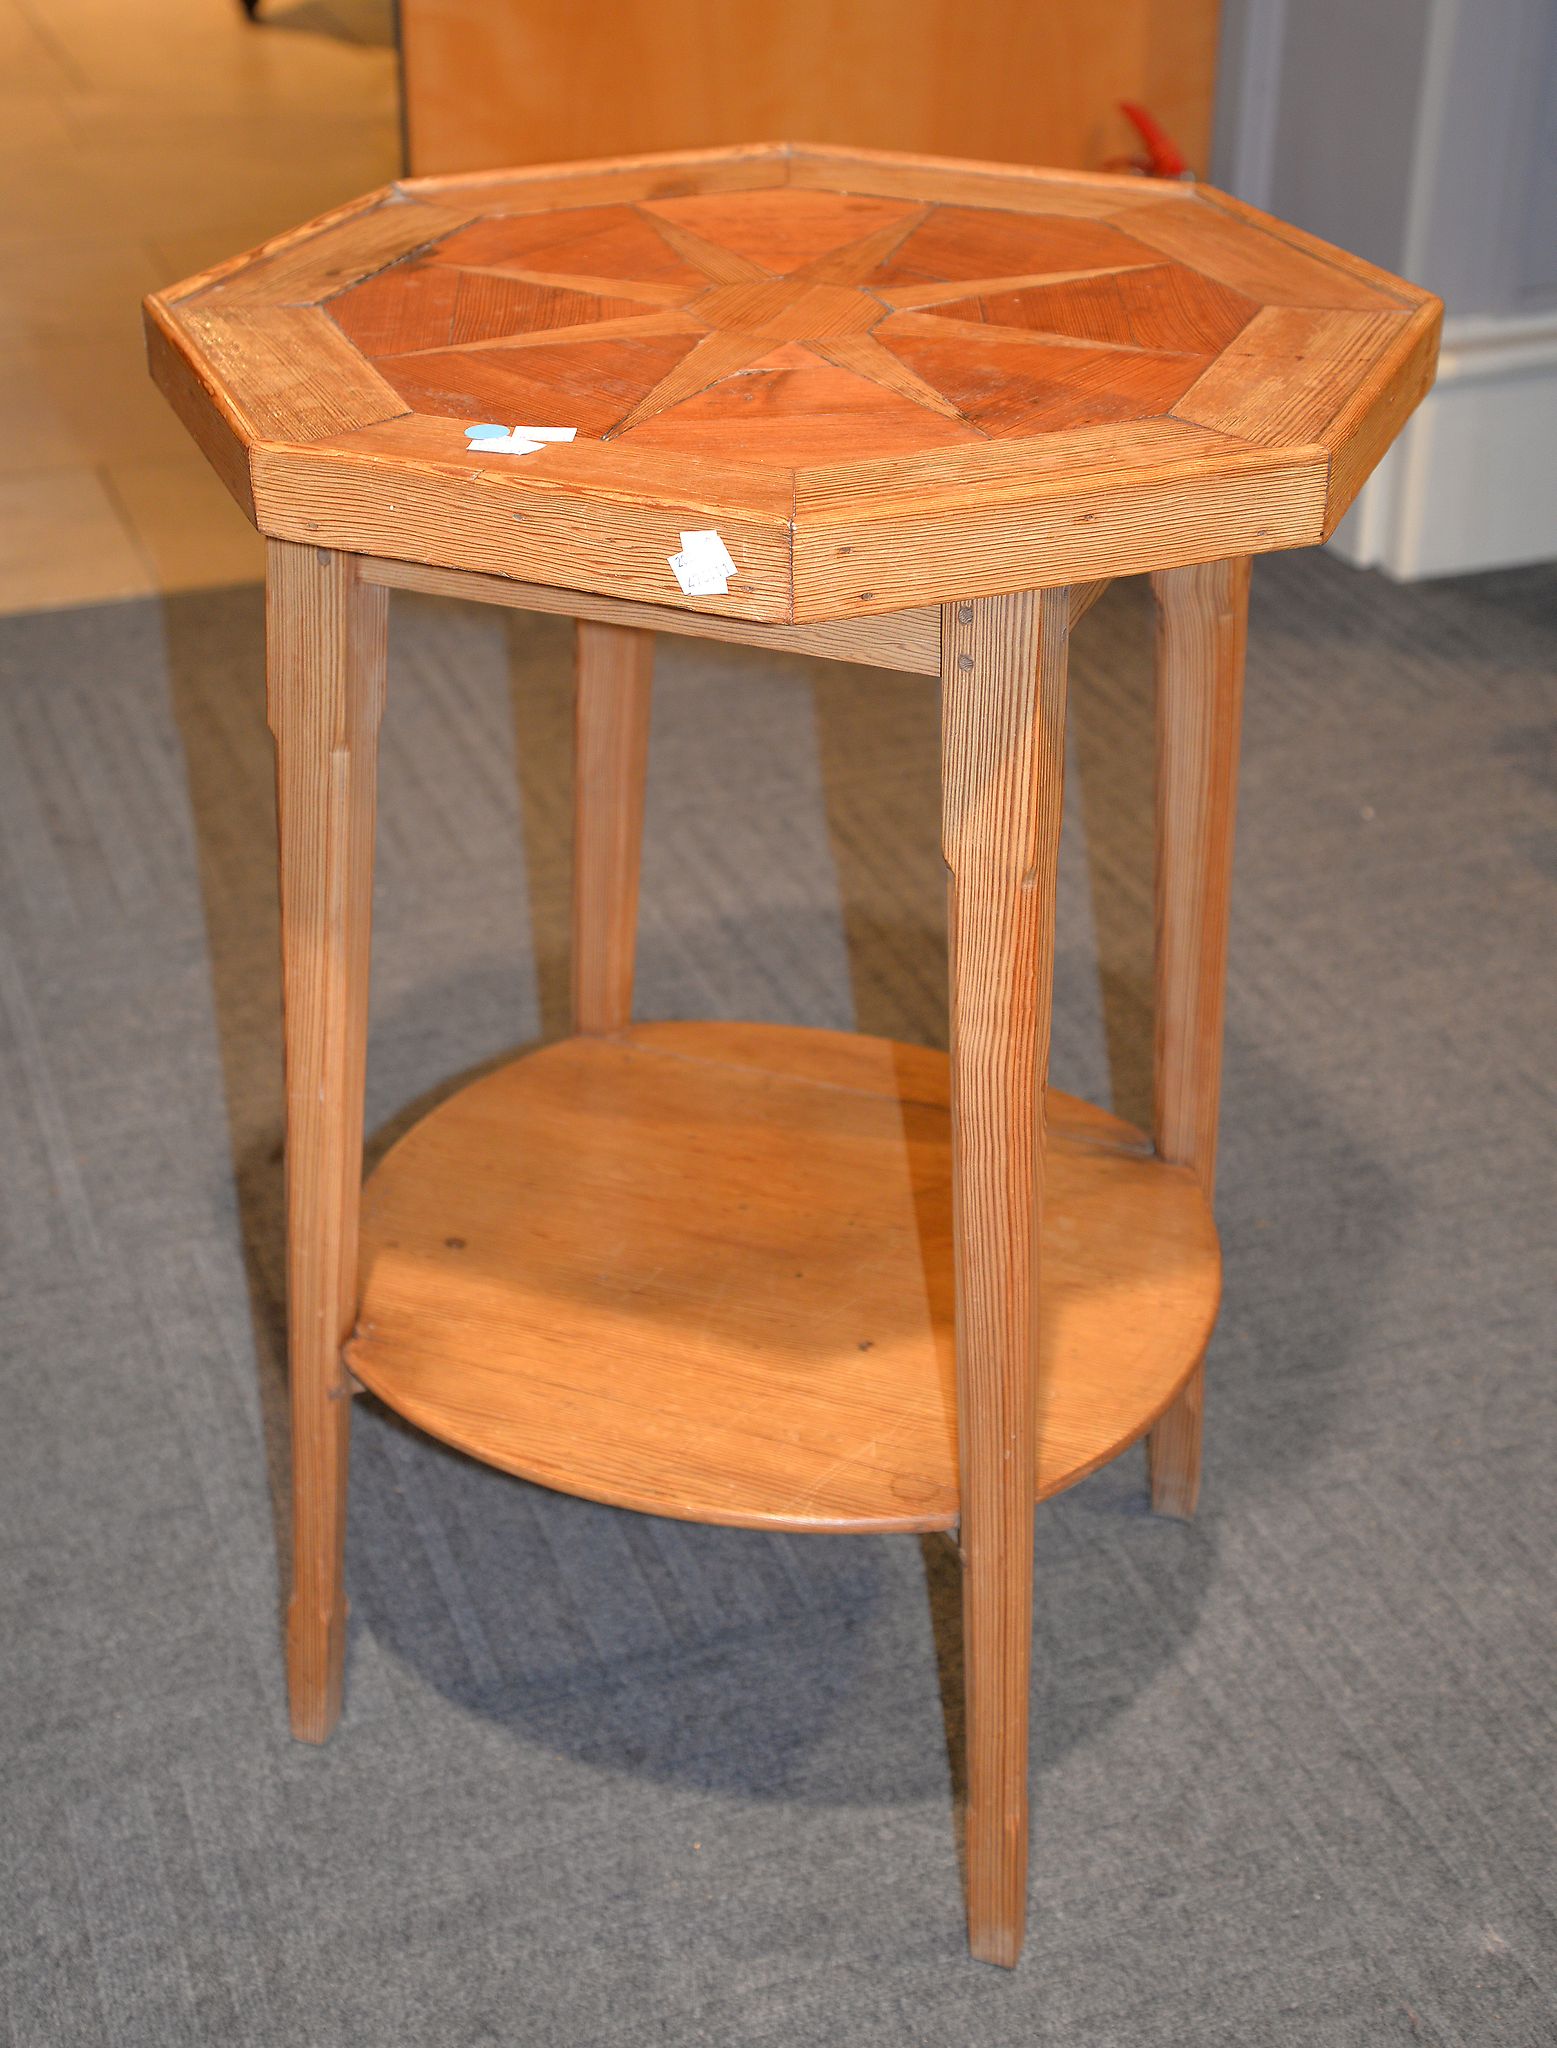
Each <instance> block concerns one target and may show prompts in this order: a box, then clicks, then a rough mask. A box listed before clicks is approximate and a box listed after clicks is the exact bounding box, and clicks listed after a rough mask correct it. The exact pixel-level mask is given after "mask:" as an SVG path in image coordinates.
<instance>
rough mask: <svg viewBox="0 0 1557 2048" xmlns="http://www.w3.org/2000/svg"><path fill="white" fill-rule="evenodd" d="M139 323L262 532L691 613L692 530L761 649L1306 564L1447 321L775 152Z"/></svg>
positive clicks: (1127, 193)
mask: <svg viewBox="0 0 1557 2048" xmlns="http://www.w3.org/2000/svg"><path fill="white" fill-rule="evenodd" d="M148 314H149V328H150V333H151V340H152V355H153V366H154V369H155V370H156V373H157V375H158V376H159V379H160V381H161V382H162V384H163V386H164V389H165V390H167V392H168V394H169V396H170V397H171V398H172V399H173V401H174V403H175V405H177V406H178V407H179V408H180V410H181V412H182V413H183V415H184V417H185V419H186V421H187V422H188V423H189V425H190V426H191V428H192V430H193V431H194V432H195V433H196V435H197V436H198V437H199V438H200V439H201V441H202V445H204V446H205V447H206V449H207V452H208V453H209V454H210V455H211V456H212V459H213V460H214V461H215V462H216V463H217V465H218V467H219V468H220V469H221V470H222V473H223V474H224V476H226V477H227V479H228V481H229V483H230V484H231V486H232V487H233V488H234V490H235V491H236V492H237V494H238V495H239V496H240V498H241V499H242V500H243V501H244V502H245V504H246V505H247V506H248V507H249V509H250V510H251V512H252V513H253V515H254V516H255V518H256V519H257V521H258V523H259V524H260V525H261V526H262V527H263V528H264V529H265V530H266V531H267V532H271V533H276V534H279V535H282V536H284V537H288V538H293V539H300V538H310V539H313V538H317V539H318V540H320V541H321V542H328V543H329V544H331V545H336V546H346V547H352V548H357V549H360V550H363V551H366V552H372V553H379V554H388V555H395V556H400V557H404V558H411V559H420V560H427V561H434V562H441V563H445V564H448V565H450V566H454V567H461V568H475V569H484V570H490V571H496V572H498V573H502V574H508V575H512V576H520V577H524V578H526V579H528V580H531V581H536V582H550V583H563V584H570V585H572V586H573V587H575V588H580V589H590V590H598V591H606V592H609V593H614V594H618V595H628V596H633V597H640V598H641V597H650V598H653V599H656V600H658V601H662V602H680V601H681V600H680V598H679V592H678V590H677V587H676V585H675V583H674V579H673V578H672V577H671V574H670V571H669V567H668V563H667V560H666V557H667V555H668V554H670V553H673V552H675V550H676V547H677V545H678V539H677V536H678V533H679V530H680V528H681V527H682V526H687V525H709V524H714V523H717V524H718V525H719V527H720V530H721V532H722V533H723V534H724V537H725V540H726V544H727V545H729V546H730V547H731V550H732V553H733V554H734V555H735V558H736V561H737V565H738V573H737V576H736V577H735V579H733V580H732V583H731V587H730V594H729V597H728V599H711V600H710V599H704V600H698V603H699V605H700V606H701V607H702V608H704V609H712V610H725V611H728V612H731V613H737V614H744V615H746V616H751V617H759V618H762V617H766V618H790V617H794V618H820V617H835V616H848V615H850V614H853V613H859V612H862V611H865V612H869V611H882V610H887V609H891V608H893V607H895V606H904V605H910V604H919V603H924V602H928V601H931V600H934V599H937V598H943V597H947V596H955V595H975V594H978V593H979V592H981V591H987V590H991V589H1001V588H1012V587H1020V586H1022V585H1031V584H1035V583H1040V582H1042V583H1052V582H1061V581H1070V580H1077V579H1081V578H1088V577H1095V576H1099V575H1107V574H1115V573H1120V572H1122V571H1125V570H1129V569H1137V568H1149V567H1154V566H1159V565H1162V564H1165V563H1169V562H1183V561H1189V560H1197V559H1206V558H1209V557H1212V556H1215V555H1219V554H1228V553H1234V552H1249V551H1255V550H1258V549H1262V548H1269V547H1281V546H1290V545H1296V544H1300V543H1302V542H1304V541H1309V540H1315V539H1318V538H1320V537H1322V535H1323V534H1324V533H1325V532H1327V531H1328V530H1329V528H1330V527H1331V526H1332V525H1333V524H1334V521H1335V520H1336V518H1338V517H1339V515H1340V513H1341V511H1342V510H1344V509H1345V506H1346V504H1348V503H1349V502H1350V500H1351V498H1352V496H1353V495H1354V494H1355V492H1356V489H1357V488H1358V486H1359V484H1360V483H1361V481H1362V479H1363V477H1364V476H1365V475H1366V474H1367V472H1368V470H1369V469H1370V468H1371V467H1372V465H1373V463H1374V462H1375V461H1376V460H1377V458H1378V456H1379V455H1380V454H1381V453H1382V452H1383V449H1384V448H1385V446H1387V444H1388V442H1389V440H1390V439H1391V438H1392V437H1393V435H1394V433H1395V431H1396V430H1397V429H1398V426H1399V424H1400V421H1401V420H1402V419H1403V418H1404V417H1405V414H1406V413H1407V412H1408V411H1409V409H1410V407H1411V406H1412V405H1413V404H1414V403H1415V402H1416V399H1417V398H1418V397H1419V396H1420V395H1421V392H1422V391H1423V390H1424V389H1425V388H1426V385H1427V383H1428V382H1429V381H1430V378H1431V374H1432V366H1433V360H1434V353H1435V344H1436V334H1437V320H1438V309H1437V305H1436V301H1434V300H1432V299H1431V298H1430V297H1429V295H1427V294H1425V293H1423V292H1420V291H1417V290H1415V289H1413V288H1412V287H1411V286H1409V285H1405V284H1403V283H1401V282H1400V281H1399V280H1398V279H1396V278H1392V277H1389V276H1387V275H1385V274H1384V273H1383V272H1380V271H1377V270H1374V269H1372V268H1370V267H1369V266H1367V265H1364V264H1362V263H1360V262H1358V261H1357V260H1356V259H1354V258H1352V257H1349V256H1346V255H1344V254H1342V253H1341V252H1339V251H1337V250H1334V249H1330V248H1328V247H1327V246H1326V245H1323V244H1320V243H1317V242H1315V241H1313V240H1312V239H1311V238H1309V237H1306V236H1302V235H1299V234H1297V233H1296V231H1294V230H1290V229H1287V228H1284V227H1282V226H1281V225H1280V224H1278V223H1276V222H1273V221H1269V220H1266V219H1265V218H1264V217H1262V216H1259V215H1256V214H1253V213H1252V212H1250V211H1249V210H1248V209H1246V208H1242V207H1240V206H1238V205H1237V204H1236V202H1233V201H1231V200H1227V199H1224V198H1222V197H1221V196H1220V195H1217V194H1213V193H1207V192H1205V191H1202V190H1198V189H1194V188H1188V187H1182V186H1163V185H1158V184H1151V183H1148V182H1146V181H1143V180H1137V179H1129V178H1107V177H1096V176H1084V175H1081V174H1061V173H1048V172H1033V171H1025V170H1020V169H1005V168H1000V167H990V166H979V165H960V164H948V163H943V162H933V163H918V162H916V161H914V160H912V159H907V158H899V157H890V156H872V155H867V154H851V153H843V152H828V151H812V150H803V149H792V148H785V147H775V148H772V149H763V150H749V151H719V152H712V153H707V154H703V155H699V156H695V157H673V158H650V159H640V160H635V161H632V162H628V163H612V164H603V165H593V166H589V165H584V166H578V167H576V168H574V169H570V170H566V171H563V172H561V173H559V172H556V171H547V170H541V171H536V172H509V173H501V174H494V175H487V176H467V177H456V178H443V179H419V180H412V181H410V182H408V183H407V184H406V185H404V186H402V187H397V188H395V189H393V190H391V191H389V192H386V193H382V194H377V195H374V196H373V197H372V198H370V199H368V200H365V201H363V202H361V204H360V205H359V206H358V207H356V208H355V209H351V208H348V209H343V210H342V211H341V212H340V213H339V214H337V215H335V216H333V217H331V218H330V219H329V220H327V221H325V222H320V223H315V224H313V225H312V226H310V227H309V228H306V229H303V230H300V231H299V232H298V234H296V235H295V236H290V237H285V238H283V239H282V240H281V241H280V242H279V243H276V244H272V245H270V246H269V247H268V248H266V249H264V250H260V251H256V252H254V253H253V254H252V255H251V256H249V257H246V258H242V259H240V260H239V261H237V262H236V263H234V264H232V265H228V266H226V267H224V269H223V270H221V271H220V272H217V273H212V274H210V275H209V276H207V277H204V278H197V279H193V280H191V281H190V282H189V283H187V284H185V285H183V286H180V287H177V288H175V289H174V290H173V291H171V292H167V293H163V294H159V295H158V296H157V297H156V298H155V299H154V300H153V301H151V302H149V306H148ZM489 419H491V420H498V421H501V422H503V423H504V424H508V425H512V424H528V425H542V426H572V427H574V428H576V429H577V434H578V438H577V439H576V440H575V441H574V442H573V443H570V444H561V445H556V446H548V447H547V448H546V449H545V450H544V451H543V452H542V453H540V454H537V455H532V456H527V457H523V458H514V457H510V458H507V459H506V460H505V459H504V458H500V457H495V456H491V455H488V456H485V457H483V456H480V455H479V454H472V452H471V451H470V450H469V448H468V447H467V444H466V441H465V437H464V428H465V427H466V426H467V425H468V424H471V423H473V422H476V421H482V420H489Z"/></svg>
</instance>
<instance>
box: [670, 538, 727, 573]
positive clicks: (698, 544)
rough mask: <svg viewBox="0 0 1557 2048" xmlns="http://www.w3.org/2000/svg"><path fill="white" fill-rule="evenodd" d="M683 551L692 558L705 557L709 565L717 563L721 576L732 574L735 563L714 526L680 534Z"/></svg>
mask: <svg viewBox="0 0 1557 2048" xmlns="http://www.w3.org/2000/svg"><path fill="white" fill-rule="evenodd" d="M681 545H682V548H683V549H684V551H685V552H686V553H687V554H689V555H691V556H693V557H694V559H698V558H701V559H705V560H706V561H707V562H708V564H709V566H710V567H713V566H715V565H716V564H717V566H718V570H719V574H720V575H721V576H733V575H734V574H735V564H734V562H733V561H732V560H731V559H730V550H729V549H728V548H727V547H726V546H725V544H724V542H723V541H722V540H721V539H720V538H719V534H718V530H717V528H715V527H712V526H710V527H707V528H706V529H705V530H704V531H703V532H701V533H684V534H683V535H682V536H681Z"/></svg>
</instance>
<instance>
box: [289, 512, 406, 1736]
mask: <svg viewBox="0 0 1557 2048" xmlns="http://www.w3.org/2000/svg"><path fill="white" fill-rule="evenodd" d="M357 566H358V565H357V564H356V563H355V562H354V561H353V560H352V559H351V557H350V556H342V555H332V554H330V553H328V552H326V551H325V550H324V549H321V548H304V547H294V546H292V545H291V544H290V543H289V542H286V541H274V542H272V543H271V547H270V550H269V564H268V572H267V579H266V623H265V638H266V665H267V703H268V713H269V719H270V725H271V730H272V732H273V733H274V735H275V741H276V792H277V813H278V826H279V834H280V876H281V954H282V981H283V990H284V996H285V1036H286V1145H287V1150H286V1160H287V1170H286V1186H287V1348H288V1355H289V1359H290V1372H291V1398H292V1594H291V1601H290V1604H289V1606H288V1609H287V1678H288V1687H289V1692H290V1697H291V1713H292V1732H293V1734H294V1735H296V1736H297V1737H298V1738H299V1739H300V1740H302V1741H304V1742H323V1741H324V1739H325V1737H326V1736H327V1735H328V1734H329V1733H330V1730H331V1729H332V1728H333V1727H334V1726H335V1723H336V1720H337V1718H338V1717H339V1714H340V1709H341V1677H342V1670H343V1666H344V1660H345V1653H346V1594H345V1586H344V1581H343V1570H344V1556H345V1541H346V1464H347V1443H348V1436H349V1431H350V1412H351V1402H350V1399H349V1392H348V1387H347V1383H346V1378H345V1375H344V1373H343V1371H342V1365H341V1346H342V1343H343V1342H344V1340H345V1338H346V1336H347V1334H348V1332H349V1331H350V1329H351V1325H352V1319H353V1316H354V1313H355V1308H356V1284H357V1219H358V1208H359V1203H360V1197H361V1188H362V1103H363V1081H364V1074H365V1063H366V1056H367V1030H368V948H369V933H370V924H371V917H372V907H373V822H374V789H375V781H376V774H377V757H378V728H379V721H380V719H381V717H382V715H383V708H384V674H385V663H386V657H387V651H388V648H387V631H388V593H387V592H386V591H383V590H377V589H374V588H373V586H372V585H370V584H366V583H364V582H363V581H362V579H361V577H360V575H359V574H358V572H357Z"/></svg>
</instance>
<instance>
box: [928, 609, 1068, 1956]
mask: <svg viewBox="0 0 1557 2048" xmlns="http://www.w3.org/2000/svg"><path fill="white" fill-rule="evenodd" d="M1070 618H1071V594H1070V592H1069V591H1068V590H1064V589H1060V590H1045V591H1026V592H1022V593H1020V594H1018V595H1015V596H1010V597H991V598H984V599H981V600H976V601H974V602H972V603H964V604H955V605H948V606H947V607H946V610H945V613H944V614H943V621H942V644H943V656H942V670H941V704H942V710H941V848H942V852H943V854H944V855H945V859H946V867H947V874H948V885H947V932H948V941H949V946H950V953H951V1114H952V1176H953V1181H952V1188H953V1204H952V1210H953V1225H954V1229H955V1233H956V1297H957V1346H956V1353H957V1424H958V1445H959V1460H958V1463H959V1475H960V1476H959V1500H960V1504H961V1524H960V1528H961V1551H962V1569H963V1592H962V1615H963V1643H964V1667H965V1673H966V1687H967V1747H968V1811H967V1883H968V1935H969V1941H970V1944H971V1946H972V1949H973V1953H974V1954H975V1955H976V1956H978V1957H980V1958H981V1959H982V1960H983V1961H985V1962H993V1963H1004V1964H1007V1965H1010V1964H1014V1963H1015V1961H1016V1959H1017V1957H1018V1955H1019V1954H1020V1953H1021V1947H1022V1937H1023V1933H1024V1930H1025V1925H1026V1918H1027V1836H1028V1815H1027V1808H1028V1798H1027V1767H1028V1693H1029V1673H1030V1665H1031V1655H1032V1620H1033V1529H1032V1488H1031V1484H1030V1477H1029V1475H1030V1474H1031V1472H1032V1470H1033V1467H1034V1462H1035V1450H1034V1446H1035V1438H1036V1433H1037V1404H1038V1380H1039V1373H1040V1370H1041V1360H1040V1352H1039V1309H1038V1304H1039V1284H1040V1283H1039V1272H1040V1268H1039V1246H1040V1242H1041V1233H1042V1217H1043V1181H1044V1095H1045V1088H1046V1078H1047V1073H1048V1061H1049V1018H1050V1008H1051V997H1052V989H1053V979H1054V885H1055V873H1056V864H1057V861H1058V858H1059V844H1060V802H1061V790H1062V787H1063V783H1064V774H1065V678H1066V664H1067V658H1068V648H1069V642H1070Z"/></svg>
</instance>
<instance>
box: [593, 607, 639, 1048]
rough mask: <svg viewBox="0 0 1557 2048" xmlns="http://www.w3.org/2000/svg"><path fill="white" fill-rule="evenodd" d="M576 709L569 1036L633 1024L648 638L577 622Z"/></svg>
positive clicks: (630, 630)
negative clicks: (572, 1029)
mask: <svg viewBox="0 0 1557 2048" xmlns="http://www.w3.org/2000/svg"><path fill="white" fill-rule="evenodd" d="M576 632H577V638H578V659H577V673H576V679H575V706H574V748H573V757H574V767H573V1028H574V1030H575V1031H617V1030H620V1029H621V1028H622V1027H623V1026H624V1025H627V1024H630V1023H631V1022H632V1014H633V962H634V955H635V951H636V946H637V938H638V871H639V866H640V862H641V857H642V851H643V797H644V787H645V783H646V781H647V777H648V769H649V706H650V698H651V693H652V685H653V677H654V635H653V634H652V633H645V632H643V631H641V630H640V629H639V628H637V627H634V626H616V625H610V626H608V625H602V624H600V623H599V622H598V621H597V620H593V619H580V620H579V622H578V625H577V628H576Z"/></svg>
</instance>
